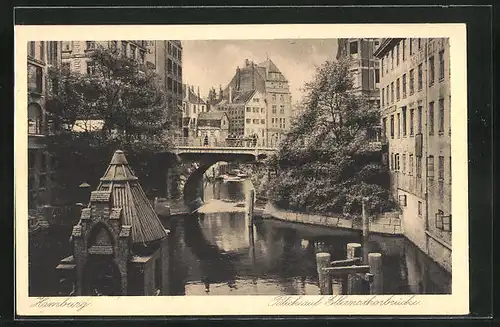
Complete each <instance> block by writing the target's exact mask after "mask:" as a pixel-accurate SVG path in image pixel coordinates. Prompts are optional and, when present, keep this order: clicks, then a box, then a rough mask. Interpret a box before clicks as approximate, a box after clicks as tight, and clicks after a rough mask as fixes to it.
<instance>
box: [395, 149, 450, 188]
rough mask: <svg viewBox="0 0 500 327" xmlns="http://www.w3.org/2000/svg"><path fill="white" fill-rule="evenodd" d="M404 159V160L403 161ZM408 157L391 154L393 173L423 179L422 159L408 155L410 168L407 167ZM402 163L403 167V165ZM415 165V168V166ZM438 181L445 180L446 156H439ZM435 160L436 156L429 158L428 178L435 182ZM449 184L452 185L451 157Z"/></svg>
mask: <svg viewBox="0 0 500 327" xmlns="http://www.w3.org/2000/svg"><path fill="white" fill-rule="evenodd" d="M401 159H402V160H401ZM406 159H407V155H406V153H404V154H402V155H400V154H399V153H391V154H390V156H389V161H390V163H389V165H390V169H391V170H392V171H398V172H401V173H402V174H407V173H408V175H409V176H414V175H415V176H416V177H418V178H422V157H420V156H414V155H413V154H412V153H410V154H408V166H407V162H406ZM401 163H402V165H401ZM414 164H415V166H414ZM437 165H438V175H437V179H438V181H440V182H442V181H444V179H445V158H444V156H438V161H437ZM434 168H435V160H434V156H428V157H427V178H428V179H429V180H434V178H435V177H436V176H435V169H434ZM448 182H449V183H450V184H451V157H449V160H448Z"/></svg>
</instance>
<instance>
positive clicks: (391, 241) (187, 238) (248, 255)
mask: <svg viewBox="0 0 500 327" xmlns="http://www.w3.org/2000/svg"><path fill="white" fill-rule="evenodd" d="M251 188H252V185H251V182H250V181H244V182H232V183H223V182H218V183H216V184H207V185H206V187H205V194H204V196H205V202H206V203H207V204H206V206H207V207H211V208H212V211H211V213H203V214H202V213H197V214H192V215H184V216H174V217H171V218H162V220H163V222H164V224H165V227H167V228H169V229H170V230H171V234H170V238H169V239H170V241H169V244H170V271H169V275H170V281H171V282H170V285H171V294H172V295H282V294H283V295H316V294H319V288H318V282H317V273H316V263H315V260H316V259H315V253H316V252H317V251H322V252H324V251H328V252H330V253H331V255H332V260H340V259H345V255H346V245H347V243H349V242H358V243H361V242H362V240H361V238H360V236H359V235H358V233H355V232H351V231H341V230H336V229H331V228H327V227H318V226H309V225H305V224H299V223H290V222H283V221H278V220H273V219H260V218H259V217H255V219H254V222H253V224H252V227H249V225H250V224H249V222H248V219H247V218H246V215H245V213H244V208H242V204H243V203H244V201H245V197H246V196H247V194H248V192H249V190H250V189H251ZM217 203H220V204H222V203H224V204H225V205H224V206H220V207H221V208H222V207H224V208H228V207H231V206H232V207H233V208H235V209H234V210H232V211H239V212H214V211H216V210H213V208H214V204H215V207H217ZM238 204H240V205H238ZM225 210H227V209H225ZM70 234H71V226H70V225H68V226H51V227H50V228H48V229H47V230H46V231H45V232H43V233H40V234H37V235H34V236H30V250H29V251H30V253H29V257H30V258H29V264H30V268H29V293H30V295H31V296H56V295H58V288H59V286H58V284H59V280H58V276H57V274H56V271H55V266H56V265H57V264H58V262H59V260H60V259H61V258H64V257H66V256H68V255H70V254H71V253H70V251H71V249H70V247H69V236H70ZM367 247H368V248H369V250H370V251H371V252H381V253H382V254H383V278H384V293H387V294H398V293H405V294H407V293H418V294H446V293H450V292H451V276H450V275H449V274H448V273H446V272H445V271H444V270H443V269H441V268H440V267H439V266H438V265H437V264H436V263H434V262H433V261H431V260H430V259H429V258H428V257H427V256H426V255H425V254H424V253H423V252H421V251H420V250H419V249H417V248H416V247H415V246H414V245H413V244H411V243H410V242H408V241H407V240H405V239H404V238H399V237H382V236H376V235H372V236H370V239H369V242H368V244H367ZM334 286H335V285H334Z"/></svg>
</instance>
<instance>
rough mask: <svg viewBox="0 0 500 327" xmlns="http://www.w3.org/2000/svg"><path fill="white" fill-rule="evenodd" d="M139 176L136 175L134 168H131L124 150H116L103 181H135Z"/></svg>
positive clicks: (102, 178)
mask: <svg viewBox="0 0 500 327" xmlns="http://www.w3.org/2000/svg"><path fill="white" fill-rule="evenodd" d="M135 180H137V177H136V176H135V175H134V172H133V171H132V169H130V167H129V165H128V162H127V158H125V154H124V153H123V151H120V150H118V151H116V152H115V154H114V155H113V158H112V159H111V162H110V164H109V166H108V169H106V172H105V173H104V176H103V177H101V181H135Z"/></svg>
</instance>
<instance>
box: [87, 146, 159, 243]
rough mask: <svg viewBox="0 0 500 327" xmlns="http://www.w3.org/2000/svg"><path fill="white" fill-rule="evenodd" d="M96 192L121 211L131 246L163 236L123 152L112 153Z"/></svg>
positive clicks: (156, 218) (155, 216) (153, 212)
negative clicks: (106, 197)
mask: <svg viewBox="0 0 500 327" xmlns="http://www.w3.org/2000/svg"><path fill="white" fill-rule="evenodd" d="M97 191H101V192H110V193H111V201H112V207H113V208H121V209H122V215H123V216H122V219H123V220H122V226H131V238H132V242H133V243H149V242H152V241H156V240H160V239H163V238H164V237H166V236H167V232H166V230H165V228H164V227H163V224H162V223H161V221H160V219H159V218H158V216H157V215H156V212H155V211H154V209H153V206H152V205H151V203H150V202H149V200H148V198H147V197H146V194H145V193H144V191H143V189H142V187H141V185H140V184H139V179H138V178H137V177H136V176H135V175H134V172H133V171H132V169H131V168H130V166H129V165H128V162H127V159H126V158H125V154H124V153H123V151H121V150H117V151H116V152H115V153H114V155H113V158H112V159H111V162H110V163H109V166H108V168H107V169H106V172H105V173H104V176H103V177H102V178H101V182H100V184H99V186H98V187H97ZM91 203H92V202H91Z"/></svg>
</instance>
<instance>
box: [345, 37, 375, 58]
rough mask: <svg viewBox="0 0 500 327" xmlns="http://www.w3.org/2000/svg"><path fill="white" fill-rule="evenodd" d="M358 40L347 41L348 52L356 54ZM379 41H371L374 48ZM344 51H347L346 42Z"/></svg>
mask: <svg viewBox="0 0 500 327" xmlns="http://www.w3.org/2000/svg"><path fill="white" fill-rule="evenodd" d="M358 42H359V41H351V42H349V52H348V54H351V55H352V54H357V53H358ZM379 44H380V42H379V41H378V40H375V41H374V42H373V49H376V48H377V47H378V46H379ZM346 52H347V44H346Z"/></svg>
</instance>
